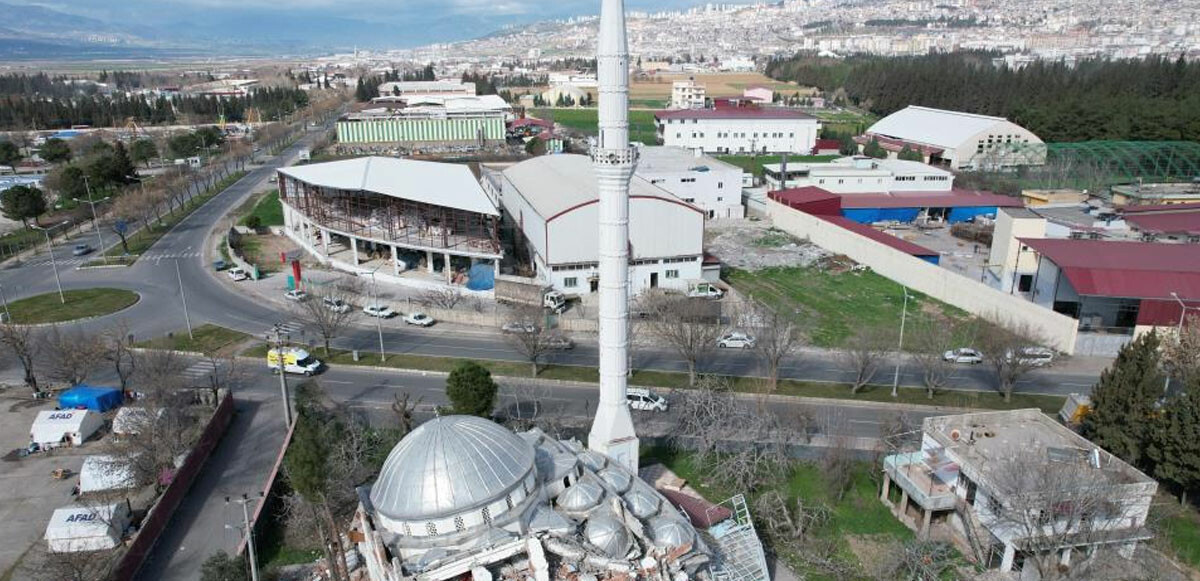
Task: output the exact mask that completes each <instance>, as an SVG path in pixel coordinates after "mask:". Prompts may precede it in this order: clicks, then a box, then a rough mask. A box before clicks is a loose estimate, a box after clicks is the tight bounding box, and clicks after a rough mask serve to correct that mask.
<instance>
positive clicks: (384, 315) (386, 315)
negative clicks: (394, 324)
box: [363, 305, 396, 319]
mask: <svg viewBox="0 0 1200 581" xmlns="http://www.w3.org/2000/svg"><path fill="white" fill-rule="evenodd" d="M363 313H364V314H366V315H367V316H368V317H379V318H380V319H390V318H392V317H394V316H396V311H393V310H392V309H391V307H389V306H387V305H367V306H365V307H363Z"/></svg>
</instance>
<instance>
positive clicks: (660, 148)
mask: <svg viewBox="0 0 1200 581" xmlns="http://www.w3.org/2000/svg"><path fill="white" fill-rule="evenodd" d="M700 167H707V168H709V169H716V170H736V171H738V172H741V171H742V168H740V167H737V166H735V165H733V164H731V163H726V162H724V161H721V160H719V159H717V158H715V157H711V156H708V155H696V154H695V153H693V152H692V151H691V150H689V149H684V148H682V147H675V146H670V145H651V146H646V147H643V148H642V149H641V150H640V153H639V154H638V164H637V168H636V169H635V170H634V171H635V172H636V173H639V174H647V175H648V174H652V173H656V172H664V171H669V172H675V171H687V170H692V169H698V168H700ZM700 171H704V170H700Z"/></svg>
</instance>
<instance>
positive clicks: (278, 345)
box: [267, 323, 292, 428]
mask: <svg viewBox="0 0 1200 581" xmlns="http://www.w3.org/2000/svg"><path fill="white" fill-rule="evenodd" d="M290 340H291V336H290V335H288V334H287V332H286V331H284V329H283V325H282V324H280V323H275V325H274V326H272V327H271V332H270V333H267V343H268V344H269V345H274V349H275V357H276V359H277V361H278V362H279V391H280V393H281V394H282V395H283V417H284V423H286V424H287V426H288V427H289V428H290V427H291V426H292V400H291V398H290V397H289V396H288V384H287V371H286V370H285V369H284V362H283V347H284V345H285V344H286V343H288V342H289V341H290ZM268 359H269V357H268Z"/></svg>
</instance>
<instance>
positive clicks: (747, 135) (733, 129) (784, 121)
mask: <svg viewBox="0 0 1200 581" xmlns="http://www.w3.org/2000/svg"><path fill="white" fill-rule="evenodd" d="M654 120H655V125H656V132H657V136H658V139H659V140H661V141H662V144H663V145H673V146H678V147H684V148H687V149H695V150H700V151H703V152H704V153H710V154H748V153H751V152H757V153H784V152H787V153H796V154H802V155H808V154H809V153H810V152H811V151H812V148H813V145H815V144H816V141H817V134H818V133H819V132H820V130H821V124H820V123H819V122H818V121H817V118H816V117H813V116H812V115H808V114H806V113H802V112H800V111H796V110H794V109H776V108H760V107H754V106H740V107H728V108H717V109H695V110H680V111H659V112H657V113H655V115H654Z"/></svg>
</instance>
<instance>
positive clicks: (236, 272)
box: [225, 267, 250, 282]
mask: <svg viewBox="0 0 1200 581" xmlns="http://www.w3.org/2000/svg"><path fill="white" fill-rule="evenodd" d="M225 274H227V275H229V278H232V279H233V280H234V281H235V282H236V281H239V280H246V279H248V278H250V275H249V274H247V273H246V271H244V270H242V269H240V268H237V267H234V268H231V269H229V270H228V271H227V272H226V273H225Z"/></svg>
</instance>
